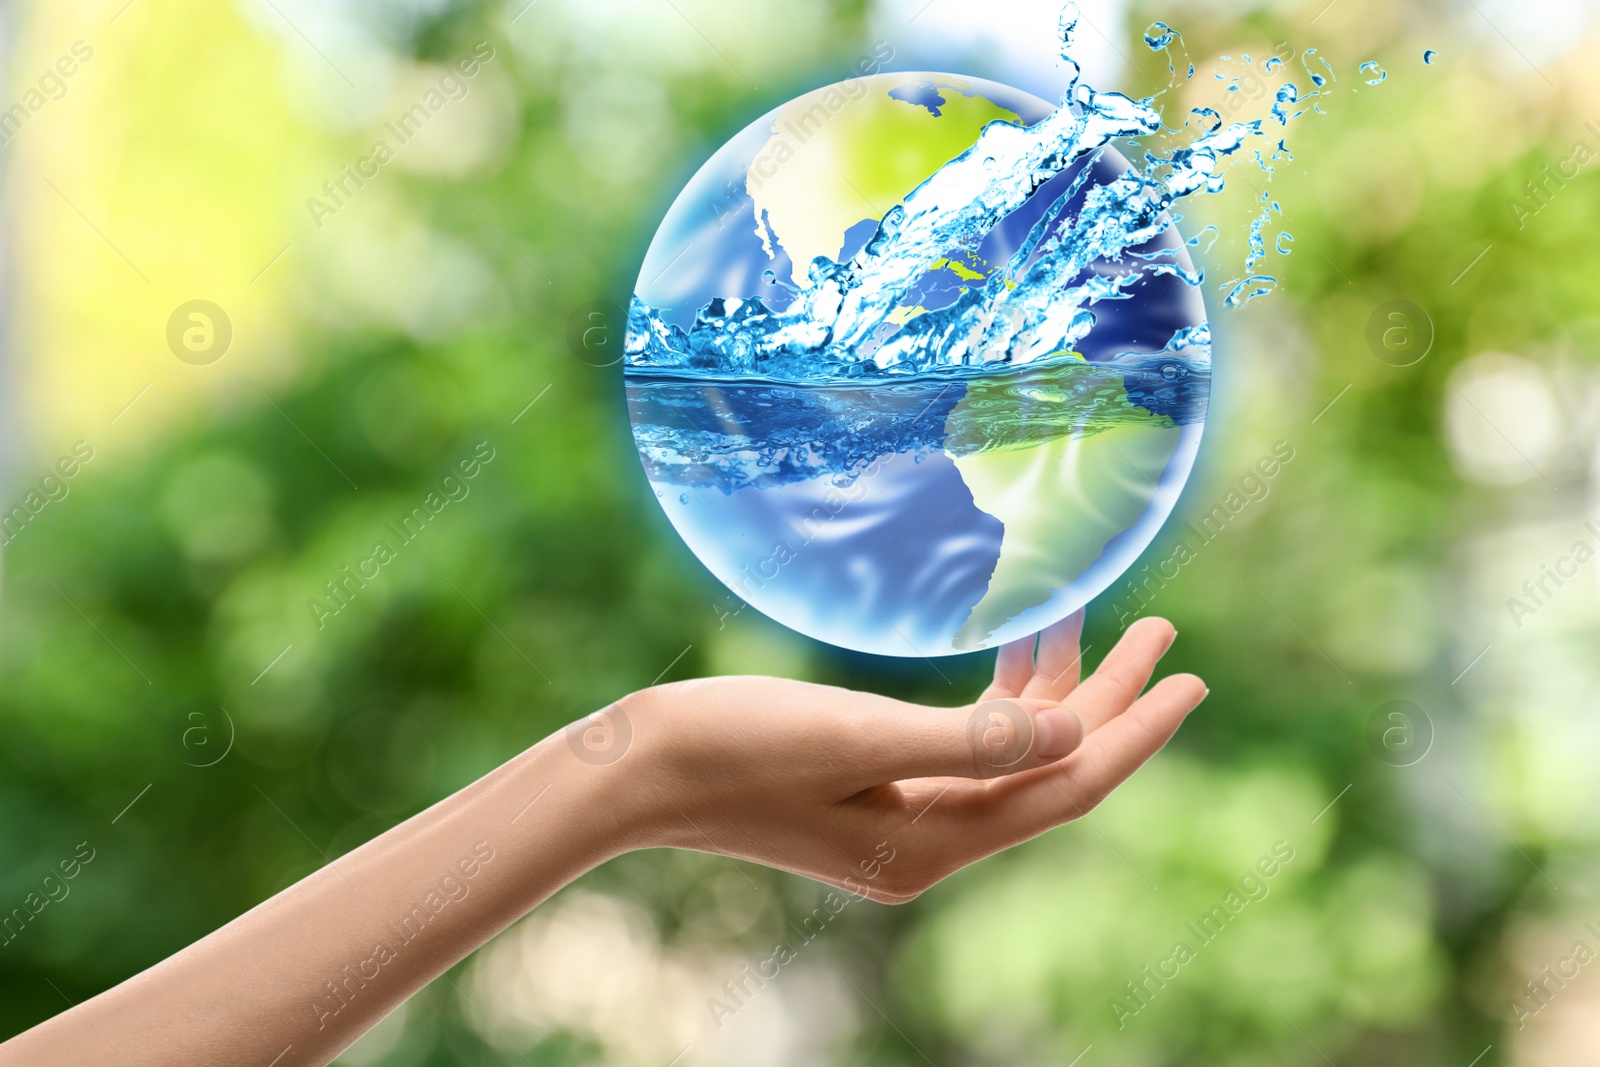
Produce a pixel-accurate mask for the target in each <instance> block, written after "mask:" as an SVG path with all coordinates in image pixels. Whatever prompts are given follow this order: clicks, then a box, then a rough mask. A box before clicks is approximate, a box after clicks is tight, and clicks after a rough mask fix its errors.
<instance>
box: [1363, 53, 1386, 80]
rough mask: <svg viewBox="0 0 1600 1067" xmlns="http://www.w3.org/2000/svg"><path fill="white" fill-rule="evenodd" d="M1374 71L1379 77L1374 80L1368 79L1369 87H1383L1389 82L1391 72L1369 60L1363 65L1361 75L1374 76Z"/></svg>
mask: <svg viewBox="0 0 1600 1067" xmlns="http://www.w3.org/2000/svg"><path fill="white" fill-rule="evenodd" d="M1374 71H1376V72H1377V76H1376V77H1374V78H1368V79H1367V84H1368V85H1382V84H1383V83H1384V82H1385V81H1387V80H1388V78H1389V72H1388V71H1386V70H1384V69H1383V68H1382V67H1380V66H1378V64H1377V63H1375V62H1374V61H1372V60H1370V59H1369V60H1367V61H1366V62H1365V63H1363V64H1361V73H1362V74H1372V73H1373V72H1374Z"/></svg>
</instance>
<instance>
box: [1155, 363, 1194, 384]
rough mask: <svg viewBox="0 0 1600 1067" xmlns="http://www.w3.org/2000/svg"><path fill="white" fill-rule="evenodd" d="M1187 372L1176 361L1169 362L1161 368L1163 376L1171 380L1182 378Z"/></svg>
mask: <svg viewBox="0 0 1600 1067" xmlns="http://www.w3.org/2000/svg"><path fill="white" fill-rule="evenodd" d="M1186 373H1188V372H1187V371H1185V370H1184V369H1183V368H1182V367H1180V366H1178V365H1177V364H1176V363H1167V364H1165V365H1163V366H1162V368H1161V377H1163V378H1165V379H1166V380H1167V381H1169V382H1175V381H1177V380H1178V379H1179V378H1182V377H1183V376H1184V375H1185V374H1186Z"/></svg>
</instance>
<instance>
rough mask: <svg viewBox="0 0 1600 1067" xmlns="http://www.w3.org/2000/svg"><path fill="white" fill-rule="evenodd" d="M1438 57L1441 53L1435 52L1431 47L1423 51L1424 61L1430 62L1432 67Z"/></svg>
mask: <svg viewBox="0 0 1600 1067" xmlns="http://www.w3.org/2000/svg"><path fill="white" fill-rule="evenodd" d="M1438 58H1439V53H1438V52H1435V51H1434V50H1433V49H1431V48H1430V49H1428V50H1427V51H1426V52H1424V53H1422V61H1423V62H1424V63H1426V64H1428V66H1430V67H1431V66H1433V61H1434V60H1435V59H1438Z"/></svg>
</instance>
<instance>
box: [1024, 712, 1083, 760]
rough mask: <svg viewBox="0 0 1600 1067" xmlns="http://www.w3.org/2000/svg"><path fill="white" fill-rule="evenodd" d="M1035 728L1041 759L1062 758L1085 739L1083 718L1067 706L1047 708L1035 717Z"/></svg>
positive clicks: (1037, 751)
mask: <svg viewBox="0 0 1600 1067" xmlns="http://www.w3.org/2000/svg"><path fill="white" fill-rule="evenodd" d="M1033 730H1034V737H1035V739H1036V741H1037V747H1036V748H1035V749H1034V751H1035V752H1036V753H1037V754H1038V755H1039V757H1040V758H1041V759H1060V758H1061V757H1062V756H1065V755H1066V754H1067V753H1069V752H1071V751H1072V750H1073V749H1075V748H1077V747H1078V745H1079V743H1080V742H1082V741H1083V720H1082V719H1080V718H1078V716H1077V713H1076V712H1073V711H1070V710H1068V709H1067V708H1062V707H1054V708H1045V709H1044V710H1043V711H1041V712H1040V713H1039V714H1037V715H1035V716H1034V717H1033Z"/></svg>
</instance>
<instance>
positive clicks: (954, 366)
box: [624, 73, 1210, 657]
mask: <svg viewBox="0 0 1600 1067" xmlns="http://www.w3.org/2000/svg"><path fill="white" fill-rule="evenodd" d="M1086 129H1087V126H1086V123H1085V122H1084V120H1083V119H1082V118H1080V117H1076V116H1075V115H1074V113H1073V112H1072V111H1071V110H1069V109H1066V108H1062V109H1060V110H1058V109H1057V108H1056V107H1055V106H1053V105H1051V104H1049V103H1047V102H1045V101H1043V100H1040V99H1038V98H1037V97H1034V96H1032V95H1029V94H1027V93H1024V92H1021V91H1019V90H1017V89H1013V88H1009V87H1007V86H1004V85H1000V84H997V83H994V82H990V81H984V80H980V79H976V78H965V77H959V76H955V75H949V74H939V73H893V74H890V73H881V74H872V75H867V76H863V77H859V78H854V79H851V80H849V81H847V82H843V83H840V84H837V85H831V86H827V87H824V88H822V89H818V90H816V91H814V92H811V93H807V94H805V95H803V96H801V97H798V98H797V99H795V100H792V101H790V102H789V103H787V104H785V105H783V106H781V107H779V108H777V109H776V110H774V111H772V112H771V113H769V114H767V115H764V116H763V117H761V118H760V119H758V120H757V121H755V122H753V123H751V124H750V125H749V126H747V127H746V128H745V129H743V130H742V131H741V132H739V133H738V134H737V135H735V136H734V137H733V138H732V139H731V140H729V141H728V142H727V143H726V144H725V145H724V146H723V147H722V148H721V149H719V150H718V151H717V152H716V153H715V154H714V155H713V156H712V157H711V158H710V160H708V161H707V162H706V163H705V164H704V166H702V167H701V168H700V170H699V171H698V172H697V173H696V174H695V175H694V177H693V178H692V180H691V181H690V182H689V183H688V185H687V186H686V187H685V188H684V189H683V191H682V193H681V194H680V195H679V196H678V197H677V199H676V200H675V201H674V203H673V204H672V206H671V208H670V209H669V210H668V212H667V213H666V216H665V218H664V219H663V221H662V223H661V225H660V227H659V229H658V230H657V232H656V234H655V236H654V239H653V240H652V242H651V244H650V247H649V250H648V252H647V254H646V256H645V259H644V263H643V266H642V268H641V270H640V272H639V277H638V281H637V283H636V286H635V291H634V297H633V301H632V306H631V308H630V311H629V330H628V336H627V341H626V349H625V357H624V380H625V386H626V394H627V403H628V410H629V416H630V421H631V424H632V429H633V435H634V440H635V443H636V445H637V447H638V452H639V456H640V459H641V461H642V462H643V464H644V469H645V472H646V475H647V477H648V479H649V481H650V484H651V486H652V488H653V489H654V491H655V495H656V497H657V499H658V500H659V502H660V504H661V506H662V508H663V509H664V510H665V512H666V514H667V517H668V518H669V520H670V521H671V523H672V525H673V526H674V527H675V529H676V530H677V532H678V534H679V535H680V536H681V537H682V538H683V540H684V542H685V543H686V545H687V546H688V547H689V549H690V550H691V551H692V552H693V553H694V554H695V556H696V557H697V558H698V559H699V560H700V561H701V562H702V563H703V564H704V565H705V566H706V567H707V568H708V569H709V570H710V571H711V573H712V574H713V575H715V577H716V578H717V579H719V580H720V581H721V582H722V583H723V584H724V585H726V586H727V587H728V589H729V590H731V591H732V592H733V593H734V594H735V595H736V596H737V597H739V598H741V599H742V600H743V601H744V602H745V603H747V604H748V605H750V606H751V607H753V608H755V609H756V610H758V611H760V612H762V613H764V614H765V615H767V616H769V617H771V618H773V619H775V620H777V621H778V622H780V623H782V624H784V625H785V626H788V627H790V628H792V629H794V630H796V631H798V632H800V633H802V634H805V635H808V636H810V637H813V638H816V639H818V640H821V641H825V642H828V643H830V644H833V645H837V646H841V647H844V648H848V649H853V650H857V651H861V652H868V653H874V654H879V655H887V656H906V657H910V656H916V657H936V656H946V655H955V654H959V653H965V652H972V651H976V650H980V649H984V648H989V647H993V646H995V645H997V644H1000V643H1002V642H1005V641H1009V640H1013V639H1015V638H1018V637H1022V636H1026V635H1027V634H1030V633H1033V632H1034V631H1037V630H1039V629H1041V628H1042V627H1044V626H1047V625H1049V624H1050V623H1052V622H1054V621H1056V620H1058V619H1060V618H1063V617H1064V616H1066V615H1068V614H1070V613H1071V612H1073V611H1076V610H1077V609H1078V608H1079V607H1081V606H1083V605H1084V604H1086V603H1087V602H1088V601H1090V600H1091V599H1093V598H1094V597H1095V596H1097V595H1099V594H1100V593H1101V592H1103V591H1105V590H1106V589H1107V588H1108V587H1109V586H1110V585H1111V584H1112V583H1113V582H1115V581H1116V580H1117V578H1118V577H1120V576H1121V575H1122V574H1123V572H1124V571H1126V569H1127V568H1128V567H1129V566H1130V565H1131V564H1132V563H1133V562H1134V560H1136V559H1137V558H1138V556H1139V555H1140V554H1141V553H1142V552H1143V551H1144V550H1145V548H1147V547H1148V546H1149V544H1150V542H1151V540H1152V539H1153V538H1154V537H1155V535H1156V534H1157V532H1158V531H1159V529H1160V527H1161V525H1162V523H1163V522H1164V521H1165V520H1166V518H1167V517H1168V515H1169V514H1170V512H1171V510H1172V508H1173V506H1174V504H1175V503H1176V500H1177V498H1178V495H1179V493H1180V492H1181V491H1182V489H1183V486H1184V483H1185V482H1186V480H1187V479H1188V476H1189V473H1190V470H1191V468H1192V466H1193V463H1194V459H1195V455H1196V451H1197V448H1198V445H1199V442H1200V437H1201V432H1202V430H1203V428H1204V422H1205V413H1206V402H1207V398H1208V395H1209V388H1210V333H1209V328H1208V327H1207V325H1206V316H1205V306H1204V302H1203V300H1202V299H1201V297H1200V295H1199V292H1198V289H1197V283H1198V274H1197V272H1195V271H1194V269H1193V266H1192V264H1191V263H1190V261H1189V257H1188V254H1187V247H1186V245H1185V242H1184V240H1183V239H1182V237H1181V236H1180V235H1179V234H1178V233H1177V231H1176V229H1175V227H1174V226H1173V224H1172V219H1171V218H1170V217H1167V215H1166V214H1165V211H1164V203H1163V204H1160V205H1158V206H1157V209H1152V208H1151V207H1150V206H1149V204H1147V203H1144V202H1143V201H1141V200H1140V198H1139V194H1138V190H1137V183H1134V185H1129V184H1128V183H1127V181H1124V182H1123V183H1122V184H1121V185H1119V184H1117V183H1118V180H1119V179H1121V178H1124V176H1125V175H1131V173H1132V172H1130V170H1129V164H1128V163H1127V161H1126V160H1125V159H1124V158H1123V157H1122V156H1120V155H1119V154H1117V152H1116V151H1115V149H1114V148H1113V147H1112V146H1111V145H1110V144H1103V145H1099V146H1095V147H1094V150H1093V151H1087V150H1080V149H1081V141H1082V139H1083V138H1085V137H1086V133H1085V130H1086ZM1074 138H1077V139H1078V140H1077V141H1074V140H1073V139H1074ZM1075 145H1077V146H1078V148H1074V146H1075ZM1141 204H1142V205H1143V206H1141Z"/></svg>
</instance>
